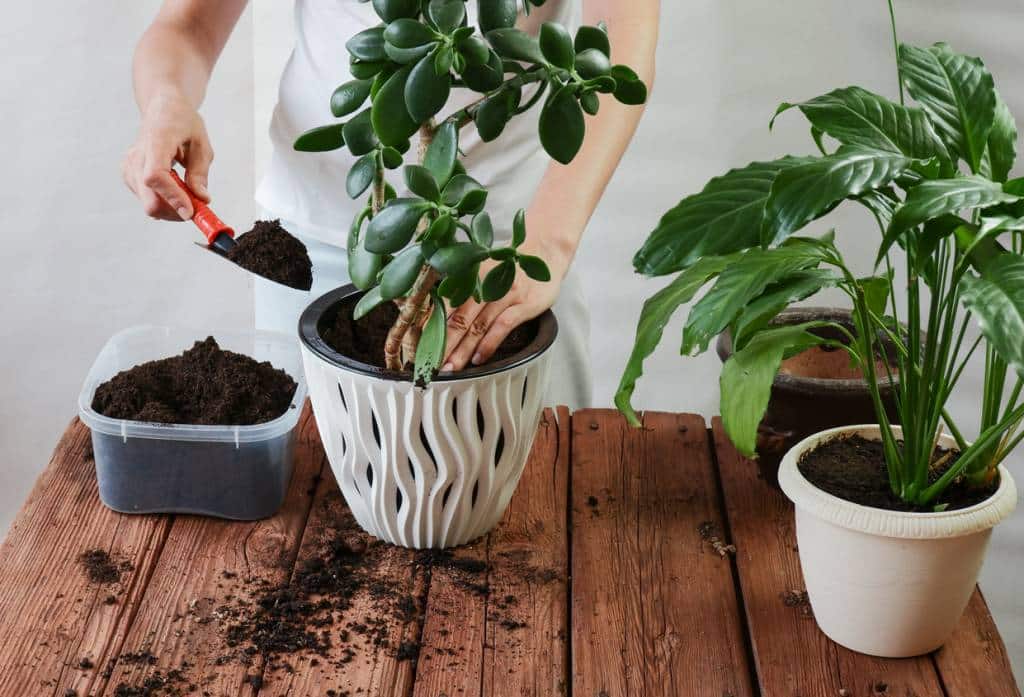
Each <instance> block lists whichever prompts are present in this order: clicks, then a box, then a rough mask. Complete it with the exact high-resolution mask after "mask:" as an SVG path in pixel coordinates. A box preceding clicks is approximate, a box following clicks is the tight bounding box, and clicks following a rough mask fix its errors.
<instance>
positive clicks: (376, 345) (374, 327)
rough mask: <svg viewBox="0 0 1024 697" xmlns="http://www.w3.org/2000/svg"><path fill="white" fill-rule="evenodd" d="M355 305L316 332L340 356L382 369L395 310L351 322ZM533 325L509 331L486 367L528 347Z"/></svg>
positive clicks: (352, 301)
mask: <svg viewBox="0 0 1024 697" xmlns="http://www.w3.org/2000/svg"><path fill="white" fill-rule="evenodd" d="M358 301H359V297H352V298H346V299H345V300H343V301H342V302H341V303H339V306H338V311H337V312H336V313H335V315H334V317H329V316H327V317H325V319H326V320H327V321H326V322H325V323H324V325H323V326H321V328H320V336H321V337H322V338H323V340H324V341H325V342H327V345H328V346H330V347H331V348H332V349H334V350H335V351H337V352H338V353H340V354H341V355H343V356H348V357H349V358H351V359H353V360H356V361H359V362H360V363H366V364H367V365H372V366H374V367H376V368H381V369H384V368H385V365H384V341H385V340H386V339H387V336H388V332H389V331H391V325H393V324H394V323H395V320H396V319H397V318H398V306H397V305H395V303H381V304H380V305H378V306H377V307H375V308H374V309H373V310H371V311H370V312H369V313H367V314H366V315H365V316H364V317H362V318H360V319H358V320H356V319H352V310H353V309H355V306H356V303H357V302H358ZM537 324H538V323H537V321H536V320H530V321H529V322H524V323H523V324H521V325H519V326H518V327H516V328H515V329H513V330H512V331H511V332H510V333H509V335H508V337H506V339H505V341H503V342H502V344H501V346H499V347H498V350H497V351H495V352H494V355H493V356H491V358H490V359H489V360H488V361H487V363H494V362H496V361H500V360H503V359H505V358H509V357H510V356H514V355H516V354H517V353H519V352H520V351H522V350H523V349H525V348H526V347H527V346H529V345H530V342H531V341H533V340H534V338H536V336H537V329H538V327H537ZM484 365H486V363H485V364H484Z"/></svg>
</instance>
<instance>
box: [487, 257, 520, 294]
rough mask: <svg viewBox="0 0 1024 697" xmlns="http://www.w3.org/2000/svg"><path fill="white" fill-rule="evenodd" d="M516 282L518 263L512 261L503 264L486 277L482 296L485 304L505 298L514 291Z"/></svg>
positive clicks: (489, 272)
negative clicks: (513, 284) (513, 287)
mask: <svg viewBox="0 0 1024 697" xmlns="http://www.w3.org/2000/svg"><path fill="white" fill-rule="evenodd" d="M515 280H516V263H515V262H514V261H512V260H511V259H508V260H506V261H503V262H501V263H500V264H498V265H497V266H495V267H494V268H493V269H491V270H490V271H488V272H487V275H486V276H484V281H483V285H482V286H481V287H480V294H481V295H482V296H483V299H484V301H485V302H494V301H495V300H500V299H501V298H504V297H505V296H506V295H507V294H508V292H509V291H510V290H511V289H512V283H513V282H514V281H515Z"/></svg>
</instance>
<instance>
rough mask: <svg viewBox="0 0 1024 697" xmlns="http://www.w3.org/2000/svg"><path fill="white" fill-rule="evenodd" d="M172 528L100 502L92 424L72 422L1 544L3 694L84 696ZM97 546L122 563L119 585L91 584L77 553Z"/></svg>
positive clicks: (165, 520) (18, 696)
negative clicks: (90, 426) (90, 429)
mask: <svg viewBox="0 0 1024 697" xmlns="http://www.w3.org/2000/svg"><path fill="white" fill-rule="evenodd" d="M169 527H170V518H168V517H167V516H125V515H120V514H118V513H115V512H113V511H111V510H110V509H108V508H106V507H104V506H103V505H102V504H100V501H99V495H98V492H97V489H96V475H95V467H94V463H93V459H92V442H91V436H90V432H89V429H88V428H87V427H86V426H85V425H84V424H82V423H81V422H80V421H79V420H78V419H77V418H76V419H75V420H74V421H72V422H71V425H70V426H69V427H68V430H67V431H66V432H65V433H64V436H63V437H62V438H61V441H60V443H59V444H58V445H57V448H56V450H55V451H54V454H53V457H52V458H51V460H50V463H49V465H48V466H47V468H46V469H45V470H44V471H43V472H42V474H40V476H39V478H38V479H37V480H36V484H35V487H34V488H33V490H32V493H31V494H30V495H29V497H28V499H27V500H26V502H25V504H24V506H23V507H22V509H21V511H20V513H19V514H18V516H17V518H16V519H15V520H14V523H13V524H12V525H11V529H10V531H9V533H8V535H7V538H6V539H5V540H4V543H3V546H2V547H0V627H3V630H2V633H3V640H2V641H0V695H3V696H4V697H23V696H24V695H59V696H61V697H62V696H63V695H64V693H65V691H66V690H68V689H73V690H76V691H77V692H78V693H79V694H86V690H87V689H88V688H89V686H90V685H91V684H92V682H93V680H94V678H95V677H96V674H97V672H98V671H99V670H100V669H101V668H100V666H101V665H102V661H103V660H104V659H105V657H106V656H107V655H108V654H110V653H112V652H116V651H118V649H119V647H120V643H121V641H122V640H123V638H124V633H125V630H126V628H127V626H128V625H129V624H130V623H131V621H132V618H133V617H134V613H135V608H136V606H137V605H138V601H139V597H140V595H141V593H142V591H143V590H144V588H145V585H146V580H147V579H148V577H149V574H150V573H151V571H152V569H153V566H154V564H155V563H156V559H157V557H158V556H159V554H160V547H161V545H162V544H163V540H164V538H165V537H166V535H167V531H168V529H169ZM92 549H102V550H106V551H108V552H109V553H110V554H111V556H112V558H113V559H114V561H116V562H117V563H118V564H125V568H124V569H123V571H122V573H121V578H120V581H119V582H117V583H114V584H101V583H94V582H90V581H89V579H88V578H87V577H86V575H85V571H84V569H83V568H82V565H81V563H80V562H79V555H80V554H81V553H82V552H84V551H86V550H92ZM129 566H130V567H131V568H130V569H129V568H128V567H129ZM83 658H85V659H86V662H85V663H84V664H83V665H84V666H85V667H79V663H80V661H81V660H82V659H83ZM90 664H95V667H88V666H89V665H90Z"/></svg>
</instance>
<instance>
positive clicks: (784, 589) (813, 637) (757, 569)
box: [713, 418, 944, 697]
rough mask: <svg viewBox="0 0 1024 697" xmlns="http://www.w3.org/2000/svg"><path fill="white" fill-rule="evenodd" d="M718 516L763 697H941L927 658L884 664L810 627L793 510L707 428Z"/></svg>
mask: <svg viewBox="0 0 1024 697" xmlns="http://www.w3.org/2000/svg"><path fill="white" fill-rule="evenodd" d="M713 429H714V442H715V453H716V455H717V457H718V464H719V471H720V473H721V480H722V489H723V493H724V495H725V510H726V514H727V515H728V522H729V528H730V531H731V534H732V539H733V542H734V543H735V545H736V567H737V570H738V573H739V579H740V587H741V588H742V591H743V602H744V607H745V609H746V617H747V624H748V631H749V633H750V637H751V640H752V644H753V650H754V657H755V661H756V664H757V674H758V677H759V682H760V686H761V694H762V695H763V697H774V696H775V695H779V696H780V697H782V696H785V697H791V696H792V695H808V696H810V695H841V694H846V695H851V696H854V695H880V696H881V695H893V696H895V695H901V696H902V695H914V696H915V697H932V696H934V697H942V695H943V694H944V693H943V690H942V686H941V683H940V682H939V679H938V675H937V674H936V672H935V668H934V666H933V665H932V661H931V659H930V658H929V657H928V656H924V657H920V658H911V659H903V660H884V659H879V658H874V657H871V656H865V655H863V654H859V653H854V652H853V651H849V650H847V649H845V648H843V647H841V646H838V645H837V644H835V643H833V642H832V641H831V640H829V639H828V638H827V637H826V636H825V635H824V634H822V633H821V631H820V630H819V629H818V627H817V625H816V624H815V623H814V617H813V615H812V613H811V608H810V605H809V604H808V603H807V599H806V594H805V592H804V582H803V575H802V574H801V572H800V561H799V557H798V554H797V550H796V529H795V526H794V524H793V523H794V521H793V509H792V506H791V505H790V504H789V502H788V501H786V499H785V497H784V496H783V495H782V493H781V492H779V491H778V490H777V489H775V488H773V487H771V486H769V485H768V484H766V483H765V482H764V480H762V479H760V478H758V476H757V466H756V464H755V463H754V462H752V461H750V460H747V459H745V458H743V457H742V456H740V455H739V453H737V452H736V449H735V448H734V447H733V446H732V443H730V442H729V439H728V437H727V436H726V435H725V432H724V431H723V429H722V424H721V419H719V418H715V419H714V421H713Z"/></svg>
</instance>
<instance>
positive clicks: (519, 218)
mask: <svg viewBox="0 0 1024 697" xmlns="http://www.w3.org/2000/svg"><path fill="white" fill-rule="evenodd" d="M525 241H526V210H525V209H523V208H520V209H519V210H517V211H516V214H515V217H513V218H512V246H513V247H518V246H519V245H521V244H522V243H523V242H525Z"/></svg>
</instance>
